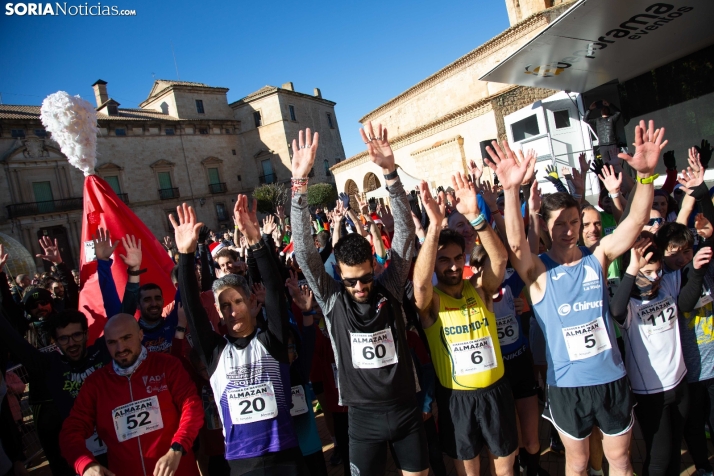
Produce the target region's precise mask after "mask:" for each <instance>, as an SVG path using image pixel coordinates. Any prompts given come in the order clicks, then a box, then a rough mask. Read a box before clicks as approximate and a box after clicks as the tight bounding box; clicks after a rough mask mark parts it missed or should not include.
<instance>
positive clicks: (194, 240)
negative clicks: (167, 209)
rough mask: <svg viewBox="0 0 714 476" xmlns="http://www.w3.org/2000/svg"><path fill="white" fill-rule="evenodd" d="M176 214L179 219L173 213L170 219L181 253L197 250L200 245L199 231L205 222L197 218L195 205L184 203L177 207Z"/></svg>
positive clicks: (177, 246)
mask: <svg viewBox="0 0 714 476" xmlns="http://www.w3.org/2000/svg"><path fill="white" fill-rule="evenodd" d="M176 215H177V216H178V221H176V218H175V217H174V216H173V214H172V215H169V220H171V224H172V225H173V227H174V241H175V242H176V248H177V249H178V252H179V253H182V254H188V253H193V252H195V251H196V246H197V245H198V232H199V231H200V230H201V227H202V226H203V223H200V222H198V220H197V219H196V212H195V211H194V209H193V207H190V206H188V205H187V204H185V203H182V204H181V205H179V206H178V207H176Z"/></svg>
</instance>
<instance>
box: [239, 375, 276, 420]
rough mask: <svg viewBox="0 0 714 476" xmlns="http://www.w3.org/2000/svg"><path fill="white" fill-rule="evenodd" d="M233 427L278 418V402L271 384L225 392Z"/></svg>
mask: <svg viewBox="0 0 714 476" xmlns="http://www.w3.org/2000/svg"><path fill="white" fill-rule="evenodd" d="M226 397H227V398H228V409H229V410H230V413H231V421H232V422H233V424H234V425H242V424H244V423H253V422H256V421H262V420H269V419H271V418H275V417H277V416H278V402H277V401H276V400H275V390H273V383H272V382H265V383H259V384H257V385H250V386H248V387H241V388H234V389H231V390H228V391H227V392H226Z"/></svg>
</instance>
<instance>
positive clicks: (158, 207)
mask: <svg viewBox="0 0 714 476" xmlns="http://www.w3.org/2000/svg"><path fill="white" fill-rule="evenodd" d="M92 87H93V89H94V95H95V99H96V104H97V115H98V123H99V137H98V139H97V166H96V172H97V174H98V175H100V176H101V177H103V178H104V179H105V180H106V181H107V182H108V183H109V184H110V185H111V186H112V188H113V189H114V190H115V191H116V192H117V194H119V196H120V197H121V198H122V199H123V200H124V201H125V202H126V203H127V204H128V205H129V207H130V208H131V209H132V210H133V211H134V212H135V213H136V214H137V216H138V217H139V218H140V219H141V220H142V221H143V222H144V223H145V224H146V225H147V226H148V227H149V229H151V231H152V232H153V233H154V234H155V235H156V236H157V237H159V238H160V237H163V236H165V235H168V234H173V230H172V228H171V225H170V223H169V221H168V217H167V215H168V213H170V212H171V211H172V210H173V211H175V210H176V206H177V205H178V204H180V203H181V202H187V203H189V204H192V205H193V206H194V207H195V208H196V211H197V214H198V219H199V220H201V221H203V222H204V223H206V224H207V225H208V226H209V227H210V228H212V229H214V230H220V229H222V228H228V229H230V230H232V229H233V223H232V215H233V212H232V210H233V205H234V203H235V197H236V195H237V194H238V193H248V194H250V192H252V190H253V189H254V188H255V187H257V186H259V185H261V184H264V183H275V182H278V183H285V182H289V180H290V176H291V172H290V160H291V155H292V151H291V142H292V139H293V138H295V137H297V133H298V130H300V129H304V128H306V127H310V128H312V129H314V130H319V131H320V150H319V152H318V157H317V160H316V163H315V168H314V170H313V174H314V177H315V179H316V181H320V182H334V177H333V176H332V172H331V171H330V167H331V166H333V165H334V164H336V163H338V162H340V161H341V160H344V158H345V153H344V149H343V147H342V139H341V138H340V130H339V127H338V123H337V116H336V115H335V103H334V102H332V101H329V100H327V99H324V98H323V97H322V94H321V92H320V90H319V89H317V88H315V89H314V91H313V93H312V94H305V93H301V92H297V91H295V88H294V87H293V84H292V83H286V84H283V85H282V86H281V87H274V86H265V87H263V88H261V89H259V90H258V91H255V92H254V93H252V94H249V95H247V96H245V97H244V98H242V99H240V100H238V101H235V102H233V103H230V104H229V103H228V100H227V97H226V93H227V92H228V89H227V88H222V87H214V86H209V85H207V84H203V83H194V82H187V81H168V80H156V81H155V82H154V84H153V87H152V88H151V91H150V92H149V94H148V96H147V98H146V100H144V101H143V102H142V103H141V104H139V107H138V108H123V107H121V105H120V104H119V103H118V102H117V101H115V100H114V99H112V98H111V95H110V89H109V88H108V85H107V82H106V81H103V80H99V81H97V82H96V83H94V84H93V85H92ZM39 116H40V106H21V105H0V243H1V242H2V241H3V238H5V241H8V238H11V239H14V240H16V241H17V242H19V243H20V244H22V245H23V246H24V247H25V248H27V249H28V250H29V251H30V252H31V253H32V254H33V255H34V254H36V253H40V252H41V250H40V249H39V245H38V238H39V237H41V236H50V237H52V238H57V239H58V242H59V244H60V248H61V249H62V253H63V256H64V259H65V261H66V262H68V263H74V264H75V265H76V264H77V263H78V260H79V256H78V254H77V253H78V250H79V246H80V243H79V240H80V234H81V226H82V205H83V203H82V190H83V182H84V177H83V175H82V173H81V172H80V171H79V170H78V169H76V168H74V167H72V166H71V165H70V164H69V163H68V162H67V159H66V157H65V156H64V155H63V154H62V152H61V151H60V150H59V147H58V145H57V144H56V143H55V142H54V141H53V140H52V138H51V137H50V136H49V134H48V132H47V131H46V130H45V129H44V127H43V126H42V123H41V121H40V118H39ZM288 187H289V185H288ZM36 264H37V266H38V267H39V268H40V269H41V268H42V267H43V264H42V263H41V260H37V261H36ZM10 272H11V273H13V274H16V272H15V271H13V270H10Z"/></svg>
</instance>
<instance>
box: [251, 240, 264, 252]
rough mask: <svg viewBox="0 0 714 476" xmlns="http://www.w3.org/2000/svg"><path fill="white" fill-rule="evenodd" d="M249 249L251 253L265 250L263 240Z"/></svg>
mask: <svg viewBox="0 0 714 476" xmlns="http://www.w3.org/2000/svg"><path fill="white" fill-rule="evenodd" d="M248 248H250V250H251V251H258V250H262V249H263V240H260V241H259V242H257V243H256V244H254V245H248Z"/></svg>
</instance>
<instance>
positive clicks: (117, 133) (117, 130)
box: [114, 129, 126, 136]
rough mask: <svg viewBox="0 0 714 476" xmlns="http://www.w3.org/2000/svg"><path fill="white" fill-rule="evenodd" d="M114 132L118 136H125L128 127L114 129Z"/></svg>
mask: <svg viewBox="0 0 714 476" xmlns="http://www.w3.org/2000/svg"><path fill="white" fill-rule="evenodd" d="M114 134H115V135H118V136H125V135H126V129H114Z"/></svg>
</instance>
